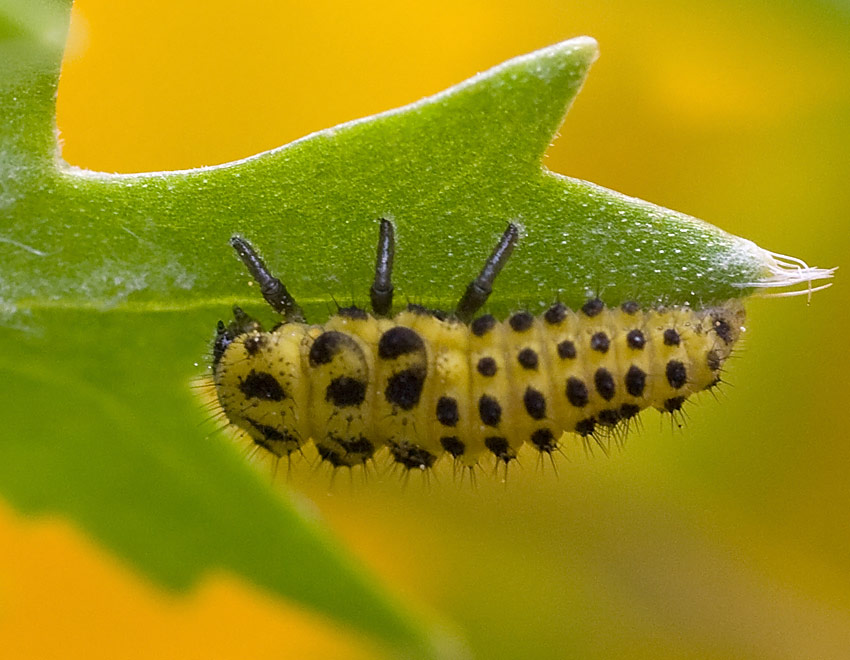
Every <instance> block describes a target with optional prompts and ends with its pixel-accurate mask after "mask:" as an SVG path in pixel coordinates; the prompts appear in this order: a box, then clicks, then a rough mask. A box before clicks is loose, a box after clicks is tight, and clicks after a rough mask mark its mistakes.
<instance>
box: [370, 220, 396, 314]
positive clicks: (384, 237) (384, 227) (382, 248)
mask: <svg viewBox="0 0 850 660" xmlns="http://www.w3.org/2000/svg"><path fill="white" fill-rule="evenodd" d="M394 257H395V230H394V229H393V225H392V223H391V222H390V221H389V220H385V219H384V218H381V228H380V233H379V234H378V257H377V260H376V261H375V281H374V282H373V283H372V287H371V288H370V289H369V297H370V299H371V301H372V311H373V312H375V316H389V313H390V309H391V308H392V306H393V283H392V274H393V258H394Z"/></svg>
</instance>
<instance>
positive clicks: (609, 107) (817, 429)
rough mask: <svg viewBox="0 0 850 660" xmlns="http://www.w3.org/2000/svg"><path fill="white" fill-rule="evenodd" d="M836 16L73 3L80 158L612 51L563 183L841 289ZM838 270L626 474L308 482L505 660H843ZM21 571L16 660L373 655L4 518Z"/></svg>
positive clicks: (275, 140) (481, 644)
mask: <svg viewBox="0 0 850 660" xmlns="http://www.w3.org/2000/svg"><path fill="white" fill-rule="evenodd" d="M801 4H802V3H801ZM839 4H840V3H835V4H829V3H810V4H807V5H806V7H805V8H803V7H800V6H797V5H795V4H794V3H791V2H787V3H785V2H776V3H772V4H771V5H770V6H768V7H765V6H762V5H761V4H759V3H733V2H731V1H730V2H684V3H676V2H671V1H669V0H650V1H649V2H613V1H602V2H593V3H587V2H578V1H568V0H531V1H530V2H527V3H517V2H506V1H504V0H501V1H495V2H490V1H488V2H484V1H483V0H482V1H473V2H443V1H442V0H439V1H437V2H430V3H405V2H398V1H397V0H394V1H392V2H390V1H389V0H375V1H373V2H355V3H347V2H331V1H330V0H324V1H319V2H310V3H294V2H280V1H278V0H251V1H249V2H242V3H233V2H226V1H225V0H184V1H183V2H179V3H175V2H173V1H172V2H165V1H164V0H148V1H146V2H135V3H130V2H115V0H77V2H76V3H75V9H74V15H73V21H72V38H71V45H70V49H69V53H68V56H67V57H66V61H65V65H64V72H63V78H62V82H61V85H60V94H59V102H58V124H59V128H60V131H61V137H62V140H63V144H64V148H63V155H64V157H65V159H66V160H68V161H69V162H70V163H71V164H73V165H77V166H80V167H86V168H91V169H97V170H105V171H116V172H136V171H146V170H157V169H178V168H187V167H195V166H200V165H211V164H215V163H222V162H226V161H228V160H232V159H235V158H240V157H244V156H248V155H251V154H253V153H256V152H258V151H261V150H265V149H270V148H273V147H276V146H279V145H281V144H284V143H286V142H288V141H290V140H293V139H296V138H298V137H301V136H303V135H305V134H307V133H309V132H312V131H315V130H319V129H322V128H325V127H328V126H332V125H334V124H337V123H340V122H342V121H346V120H350V119H354V118H357V117H361V116H365V115H368V114H370V113H373V112H378V111H381V110H386V109H390V108H393V107H396V106H399V105H402V104H405V103H408V102H411V101H414V100H417V99H419V98H421V97H423V96H425V95H428V94H431V93H434V92H437V91H439V90H441V89H443V88H445V87H447V86H448V85H451V84H453V83H456V82H459V81H461V80H463V79H464V78H466V77H468V76H470V75H472V74H474V73H476V72H477V71H480V70H483V69H486V68H488V67H490V66H492V65H495V64H497V63H499V62H501V61H503V60H505V59H507V58H509V57H512V56H514V55H518V54H522V53H525V52H528V51H530V50H533V49H535V48H538V47H542V46H545V45H548V44H550V43H553V42H556V41H560V40H562V39H565V38H568V37H571V36H575V35H579V34H590V35H592V36H594V37H596V38H597V39H598V40H599V42H600V46H601V51H602V56H601V59H600V60H599V62H598V63H597V64H596V65H595V66H594V68H593V70H592V71H591V75H590V78H589V81H588V83H587V85H586V88H585V89H584V91H583V92H582V93H581V94H580V96H579V98H578V101H577V103H576V105H575V107H574V108H573V110H572V111H571V113H570V115H569V117H568V118H567V121H566V123H565V125H564V127H563V129H562V130H561V134H560V137H559V139H558V140H557V142H556V143H555V144H554V146H553V147H552V149H551V150H550V153H549V155H548V156H547V158H546V161H545V164H546V166H547V167H549V168H550V169H552V170H555V171H558V172H562V173H565V174H568V175H571V176H576V177H579V178H583V179H588V180H591V181H595V182H596V183H599V184H601V185H605V186H607V187H611V188H614V189H617V190H621V191H622V192H625V193H627V194H630V195H635V196H638V197H642V198H645V199H648V200H650V201H653V202H656V203H659V204H662V205H664V206H668V207H671V208H675V209H677V210H681V211H684V212H687V213H690V214H693V215H696V216H698V217H702V218H705V219H706V220H709V221H711V222H714V223H715V224H718V225H719V226H721V227H723V228H724V229H727V230H729V231H732V232H734V233H736V234H739V235H742V236H746V237H748V238H751V239H753V240H755V241H756V242H757V243H759V244H760V245H763V246H764V247H765V248H768V249H771V250H776V251H778V252H783V253H788V254H794V255H797V256H803V257H805V258H810V260H811V261H816V262H817V265H818V266H834V265H840V264H842V263H843V262H846V257H847V254H848V253H850V245H848V242H850V239H848V238H847V234H848V232H847V229H846V223H847V219H848V217H850V186H848V185H847V181H848V174H849V173H850V163H848V153H850V120H848V118H850V52H849V51H850V49H848V43H850V38H848V36H850V12H846V13H842V12H841V11H840V10H839V9H836V7H838V6H839ZM842 272H843V271H841V272H839V276H840V279H839V280H838V283H839V284H840V286H836V287H834V288H833V289H832V290H831V291H828V292H824V293H823V294H818V295H816V297H815V301H814V304H813V306H812V307H811V308H806V307H805V305H804V304H802V301H800V300H793V301H784V300H779V301H756V302H754V303H753V304H752V305H751V308H750V322H749V323H748V325H749V327H750V333H749V334H750V338H749V339H748V340H747V348H746V351H744V355H743V358H742V359H741V360H739V361H737V363H736V364H735V366H734V368H733V373H732V376H733V378H732V380H733V381H734V383H735V387H734V388H729V389H728V390H727V395H728V396H725V397H722V399H723V400H721V401H720V402H714V401H712V400H711V399H710V398H707V399H703V400H701V401H702V403H701V404H700V405H698V406H695V407H694V408H692V412H691V418H690V420H689V422H688V426H687V428H686V429H685V430H684V431H682V432H678V431H677V432H671V431H670V428H669V423H668V424H664V425H662V423H661V422H660V421H659V420H658V419H657V418H656V417H653V416H648V417H647V418H646V421H645V423H644V424H645V428H644V431H643V432H642V433H641V434H639V435H638V436H637V437H636V439H635V440H634V441H632V440H630V442H629V446H628V447H627V449H626V451H624V452H622V453H617V454H615V455H613V456H612V457H611V458H610V459H606V458H604V457H602V456H596V457H594V458H592V459H590V460H587V459H586V458H585V457H584V455H583V454H582V453H581V452H580V451H577V452H574V453H573V452H570V453H569V455H568V460H566V461H562V463H561V468H560V469H561V477H560V479H554V478H552V477H551V474H549V475H544V477H543V478H541V476H540V474H539V472H540V471H539V469H536V468H535V464H534V461H533V459H531V460H526V462H525V467H524V468H523V469H522V470H521V471H520V472H519V473H518V476H517V477H516V478H515V479H513V478H512V480H511V482H510V483H509V484H508V486H507V488H506V487H504V486H503V485H502V484H499V483H497V482H496V481H495V480H494V482H489V481H486V478H485V481H486V482H485V483H483V484H481V485H480V487H479V489H478V490H476V491H468V490H466V489H464V488H456V487H454V486H453V484H452V483H451V476H450V475H444V476H443V477H441V479H440V481H439V482H438V483H435V484H433V485H432V486H431V487H430V488H427V487H420V485H419V484H418V483H415V482H414V483H411V484H410V485H409V486H408V488H407V489H402V488H400V487H398V485H397V484H395V483H394V482H393V483H384V484H375V483H370V484H366V485H365V486H360V485H355V486H354V487H352V488H351V489H349V488H348V486H347V484H342V485H341V484H339V483H337V484H336V487H335V489H334V490H333V491H332V493H331V494H330V495H329V494H328V488H327V479H326V478H325V477H326V475H324V474H322V475H320V476H321V477H322V478H321V479H316V478H314V477H315V476H316V475H315V474H313V473H312V472H311V470H310V469H309V468H306V467H304V469H303V470H301V471H300V473H299V474H298V479H297V480H296V487H297V488H299V489H300V490H303V491H304V492H305V493H306V494H307V496H308V497H309V498H311V499H312V501H313V502H315V505H316V507H317V509H318V510H319V511H320V512H321V515H322V516H324V517H325V519H326V520H327V521H328V522H329V524H330V526H331V527H332V528H333V529H334V531H335V533H337V534H338V535H339V536H341V537H342V538H343V539H344V541H345V542H346V543H348V544H349V546H350V547H351V548H352V551H353V552H354V553H355V554H356V555H357V556H358V557H360V558H361V559H362V560H363V562H364V563H366V564H368V566H369V567H370V569H371V570H373V571H374V572H375V573H376V575H379V576H380V579H382V580H384V581H385V582H387V583H388V584H389V585H390V588H391V590H392V591H394V592H395V593H397V594H400V595H401V596H402V597H405V598H407V599H409V600H410V602H412V603H413V607H414V608H421V609H422V610H425V611H431V612H435V613H437V614H438V615H439V616H442V617H443V618H445V619H446V620H449V621H452V622H454V623H455V624H456V625H457V626H458V627H459V628H461V629H462V630H463V631H464V634H465V635H466V636H467V638H468V639H469V640H470V644H471V646H472V648H474V649H476V650H477V651H478V654H479V655H480V656H481V657H493V654H496V653H501V654H502V655H503V657H521V656H522V655H527V656H529V657H535V656H536V657H543V656H546V657H553V658H554V657H631V658H638V657H641V658H643V657H645V658H654V659H655V658H683V657H694V658H696V657H700V658H702V657H709V658H735V657H753V658H803V657H811V658H841V657H847V655H843V653H846V652H847V649H850V596H848V594H850V574H848V568H847V567H848V565H850V553H848V551H847V548H848V547H850V529H848V522H847V521H848V518H847V510H848V504H850V501H848V499H849V498H848V495H847V468H846V466H847V465H848V464H850V443H847V441H846V437H847V428H846V423H845V421H844V419H843V412H844V410H846V407H847V404H846V402H847V400H848V396H850V386H848V384H847V378H846V375H847V372H848V366H850V360H848V359H847V357H846V355H847V351H846V346H845V343H846V339H845V338H846V327H847V323H846V321H847V320H848V319H847V316H848V314H847V311H846V310H847V309H850V294H848V293H847V292H848V291H850V287H849V286H848V285H847V283H846V282H844V281H843V279H844V277H843V276H842ZM216 318H217V317H216ZM211 327H212V326H211ZM200 415H201V413H200V411H199V416H200ZM664 421H665V422H668V420H664ZM783 434H784V435H783ZM780 436H781V437H782V438H783V439H782V440H781V441H779V440H775V438H778V437H780ZM789 438H790V439H789ZM0 553H2V564H0V566H2V568H0V655H3V656H4V657H15V658H42V657H63V658H71V657H85V658H90V659H93V658H101V657H102V658H115V657H120V658H131V657H144V658H149V657H180V658H192V657H198V658H205V659H207V658H245V657H252V658H256V657H297V658H343V657H345V658H348V657H351V658H356V657H364V658H365V657H375V655H376V654H377V653H378V650H377V649H376V648H375V647H371V646H369V645H368V644H369V643H368V642H367V641H364V640H362V639H360V638H358V637H356V636H353V635H350V634H349V633H347V632H345V631H342V630H339V628H338V627H337V626H335V625H331V624H330V623H327V622H325V621H323V620H321V618H320V617H318V616H315V615H312V614H309V613H305V612H303V611H301V610H299V609H297V608H295V607H291V606H289V605H287V604H286V603H282V602H280V601H277V600H274V599H272V598H271V597H269V596H268V595H265V594H263V593H260V592H259V591H257V590H255V589H253V588H251V587H250V586H246V585H245V584H242V583H240V582H238V581H236V580H235V579H232V578H229V577H227V576H221V575H216V576H211V577H209V579H207V580H206V581H205V582H204V583H203V584H202V585H201V586H200V587H199V588H198V589H197V590H195V591H193V592H191V593H189V594H182V595H181V594H173V593H169V592H167V591H164V590H162V589H160V588H159V587H157V586H155V585H151V584H149V583H148V582H147V581H146V580H145V579H144V578H142V577H140V576H139V575H137V574H136V573H135V572H134V571H133V570H132V569H130V568H128V567H127V566H125V565H123V564H122V563H121V561H120V560H118V559H116V558H115V557H112V556H111V555H109V554H108V553H107V552H106V551H104V550H103V549H101V548H99V547H98V546H97V544H96V542H95V541H93V540H90V539H87V538H85V537H83V536H82V534H81V533H80V532H78V531H77V530H76V528H75V527H73V525H72V524H70V523H68V522H64V521H54V520H36V521H33V520H30V519H27V518H25V517H23V516H21V515H19V514H18V513H16V512H13V511H12V510H10V509H9V508H8V506H3V507H0ZM411 566H415V567H416V568H415V570H411V568H410V567H411Z"/></svg>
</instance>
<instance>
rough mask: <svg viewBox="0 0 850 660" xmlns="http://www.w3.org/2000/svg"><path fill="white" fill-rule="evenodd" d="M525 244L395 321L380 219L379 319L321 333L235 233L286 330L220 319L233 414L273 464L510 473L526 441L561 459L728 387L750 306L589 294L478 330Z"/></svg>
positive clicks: (504, 250)
mask: <svg viewBox="0 0 850 660" xmlns="http://www.w3.org/2000/svg"><path fill="white" fill-rule="evenodd" d="M517 236H518V232H517V229H516V227H515V226H514V225H509V226H508V229H507V230H506V231H505V233H504V235H503V236H502V238H501V240H500V242H499V244H498V245H497V247H496V249H495V250H494V251H493V254H492V255H491V256H490V258H489V260H488V261H487V263H486V264H485V267H484V269H482V271H481V274H480V275H479V276H478V278H476V280H474V281H473V282H472V283H471V284H470V286H469V287H468V289H467V292H466V293H465V294H464V297H463V298H462V300H461V302H460V303H459V305H458V309H457V310H456V312H455V313H444V312H439V311H434V310H427V309H424V308H422V307H419V306H415V305H411V306H409V307H408V309H406V310H404V311H402V312H400V313H398V314H396V315H395V316H393V317H391V318H390V317H389V316H388V314H389V311H390V309H391V307H392V291H393V287H392V283H391V269H392V261H393V254H394V233H393V231H392V225H390V224H389V222H388V221H386V220H384V221H381V232H380V238H379V243H378V259H377V263H376V277H375V283H374V284H373V286H372V288H371V294H372V295H371V297H372V299H373V305H374V308H375V309H376V314H375V315H374V316H373V315H371V314H369V313H367V312H366V311H364V310H360V309H357V308H355V307H350V308H343V309H340V310H339V312H338V313H337V314H336V315H334V316H333V317H331V318H330V319H329V320H328V321H327V323H325V324H324V325H310V324H307V323H306V322H304V321H303V316H302V314H301V310H300V308H299V307H298V306H297V304H296V303H295V301H294V300H293V299H292V297H291V296H290V295H289V294H288V292H286V289H285V287H283V285H282V284H281V283H280V281H279V280H277V279H276V278H273V277H272V276H271V274H270V273H268V271H267V269H266V268H265V265H264V264H263V263H262V261H261V260H260V258H259V257H258V256H257V254H256V252H255V251H254V250H253V248H252V247H251V246H250V244H248V243H247V241H245V240H244V239H241V238H234V239H233V241H232V243H233V244H234V246H235V247H236V249H237V254H238V255H239V257H240V258H241V259H242V260H243V261H244V262H245V263H246V265H247V266H248V268H249V271H250V272H251V274H252V275H253V276H254V277H255V278H256V279H257V281H258V282H261V283H262V282H272V283H275V284H274V286H273V287H269V286H267V287H266V288H267V289H270V291H271V292H270V293H269V294H268V295H266V294H265V293H264V296H265V297H266V298H267V300H268V299H269V298H271V300H270V304H272V306H273V307H274V308H275V309H277V310H278V311H279V312H280V313H281V314H282V315H283V316H284V321H283V322H282V323H281V324H280V325H278V326H276V327H275V328H274V329H272V330H270V331H265V330H264V329H263V328H262V327H261V326H260V324H259V323H258V322H256V321H255V320H253V319H251V318H249V317H247V316H246V315H245V314H244V312H242V311H241V310H239V309H238V308H235V309H234V317H235V320H234V321H233V322H231V323H230V324H229V325H227V326H225V325H224V324H223V323H219V326H218V331H217V337H216V342H215V345H214V351H213V353H214V363H213V375H214V382H215V387H216V392H217V395H218V400H219V402H220V404H221V406H222V409H223V411H224V413H225V414H226V416H227V418H228V419H229V420H230V422H232V423H233V424H234V425H235V426H237V427H239V428H240V429H242V430H244V431H245V432H246V433H247V434H248V435H249V436H250V437H251V438H252V439H253V441H254V442H255V443H256V444H257V445H258V446H260V447H262V448H263V449H265V450H267V451H269V452H271V453H272V454H273V455H275V456H278V457H281V456H288V455H289V454H290V453H291V452H293V451H298V450H299V449H300V448H301V447H302V446H303V445H304V444H305V443H307V442H310V441H312V442H313V443H314V444H315V446H316V448H317V450H318V453H319V455H320V456H321V457H322V459H323V460H325V461H327V462H328V463H330V464H331V465H333V466H335V467H339V466H348V467H353V466H357V465H361V464H364V463H366V462H368V461H369V460H371V459H372V458H373V457H374V456H375V454H376V453H377V452H379V451H387V452H389V454H390V455H391V456H392V458H393V460H394V461H395V462H397V463H399V464H400V465H402V466H403V467H405V468H408V469H423V470H424V469H428V468H430V467H431V466H433V465H434V463H435V462H436V461H437V460H438V459H439V458H440V457H442V456H444V455H449V456H450V457H452V458H453V459H455V460H456V461H457V462H458V463H459V464H460V465H463V466H467V467H471V466H474V465H476V464H477V463H479V462H480V461H481V459H482V457H484V456H490V455H492V456H495V457H496V458H497V459H498V460H500V461H504V462H505V463H508V462H510V461H511V460H513V459H514V458H515V457H516V456H517V453H518V452H519V451H520V449H521V448H522V446H523V445H524V444H525V443H529V444H530V445H531V446H532V447H534V448H535V449H536V450H538V451H539V452H542V453H546V454H551V453H552V452H553V451H555V450H556V449H557V448H558V443H559V442H560V440H561V436H562V435H563V433H564V432H568V433H575V434H578V435H579V436H583V437H587V436H592V435H594V434H597V433H599V432H601V431H604V430H608V431H610V430H611V429H615V428H617V427H620V426H623V425H625V424H627V423H628V421H629V420H630V419H631V418H633V417H635V416H636V415H637V414H638V413H639V412H640V411H641V410H643V409H645V408H648V407H655V408H657V409H659V410H662V411H665V412H671V413H672V412H675V411H678V410H679V409H681V407H682V404H683V402H684V401H685V400H686V399H687V398H688V397H689V396H690V395H691V394H693V393H695V392H698V391H701V390H703V389H708V388H710V387H712V386H713V385H715V384H716V383H717V382H718V380H719V377H720V373H721V371H722V369H723V365H724V363H725V361H726V359H727V358H728V357H729V355H730V354H731V352H732V348H733V346H734V344H735V342H736V341H737V339H738V338H739V336H740V333H741V331H742V324H743V321H744V310H743V306H742V305H741V303H740V302H739V301H735V300H733V301H729V302H727V303H725V304H723V305H720V306H716V307H712V308H707V309H702V310H694V309H691V308H689V307H674V308H668V309H648V310H643V309H640V308H639V307H638V306H637V305H635V304H633V303H626V304H624V305H622V306H620V307H616V308H609V307H606V306H605V305H604V304H603V303H602V301H601V300H598V299H592V300H589V301H587V303H586V304H585V305H584V306H583V307H582V308H581V309H580V310H570V309H568V308H566V307H565V306H564V305H562V304H560V303H556V304H554V305H553V306H552V307H551V308H550V309H548V310H547V311H546V312H545V313H543V314H541V315H539V316H533V315H532V314H530V313H528V312H519V313H516V314H514V315H512V316H511V317H509V318H508V319H505V320H504V321H498V320H496V319H495V318H493V317H492V316H490V315H484V316H479V317H477V318H474V319H473V317H474V316H475V313H476V312H477V311H478V309H479V308H480V306H481V305H482V304H483V303H484V301H485V300H486V296H487V295H489V289H490V287H491V285H492V283H493V279H494V278H495V276H496V274H498V271H499V270H500V269H501V268H502V267H503V266H504V264H505V262H506V260H507V258H508V256H509V255H510V252H511V250H512V248H513V246H514V244H515V242H516V240H517ZM281 291H283V292H284V293H283V294H281V293H280V292H281ZM469 291H475V292H478V293H475V295H470V294H469ZM467 318H469V319H473V320H471V321H470V322H469V323H467V322H466V321H465V320H464V319H467Z"/></svg>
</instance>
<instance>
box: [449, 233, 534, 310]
mask: <svg viewBox="0 0 850 660" xmlns="http://www.w3.org/2000/svg"><path fill="white" fill-rule="evenodd" d="M518 238H519V229H518V228H517V226H516V225H515V224H514V223H512V222H511V223H509V224H508V228H507V229H505V233H504V234H502V238H501V239H499V242H498V244H497V245H496V247H495V248H494V249H493V252H492V254H491V255H490V257H489V258H488V259H487V261H486V262H485V263H484V268H482V269H481V272H480V273H479V274H478V277H476V278H475V279H474V280H472V282H470V283H469V286H467V287H466V291H465V292H464V294H463V297H462V298H461V299H460V302H458V304H457V307H456V308H455V316H456V317H457V318H458V319H460V320H461V321H463V322H464V323H469V322H470V321H471V320H472V317H473V316H475V313H476V312H477V311H478V310H479V309H481V306H482V305H483V304H484V303H485V302H487V298H489V297H490V294H491V293H492V292H493V281H494V280H495V279H496V276H497V275H498V274H499V273H500V272H501V270H502V268H504V266H505V264H506V263H507V262H508V259H509V258H510V256H511V253H512V252H513V251H514V246H515V245H516V242H517V239H518Z"/></svg>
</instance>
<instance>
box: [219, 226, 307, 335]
mask: <svg viewBox="0 0 850 660" xmlns="http://www.w3.org/2000/svg"><path fill="white" fill-rule="evenodd" d="M230 244H231V245H232V246H233V249H234V250H236V254H237V255H239V259H241V260H242V263H243V264H245V267H246V268H247V269H248V272H249V273H251V277H253V278H254V280H255V281H256V282H257V284H259V285H260V293H262V294H263V298H265V300H266V302H267V303H268V304H269V305H271V307H272V309H273V310H274V311H276V312H277V313H278V314H281V315H282V316H283V320H284V321H287V322H293V321H297V322H303V321H304V312H303V311H302V310H301V307H299V305H298V303H296V302H295V299H294V298H293V297H292V296H291V295H290V294H289V291H287V290H286V287H285V286H284V285H283V282H281V281H280V280H279V279H277V278H276V277H274V276H273V275H272V274H271V273H270V272H269V269H268V268H266V265H265V264H264V263H263V260H262V259H260V256H259V255H258V254H257V253H256V251H255V250H254V248H253V247H252V246H251V244H250V243H249V242H248V241H246V240H245V239H244V238H241V237H239V236H233V237H232V238H231V239H230Z"/></svg>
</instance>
